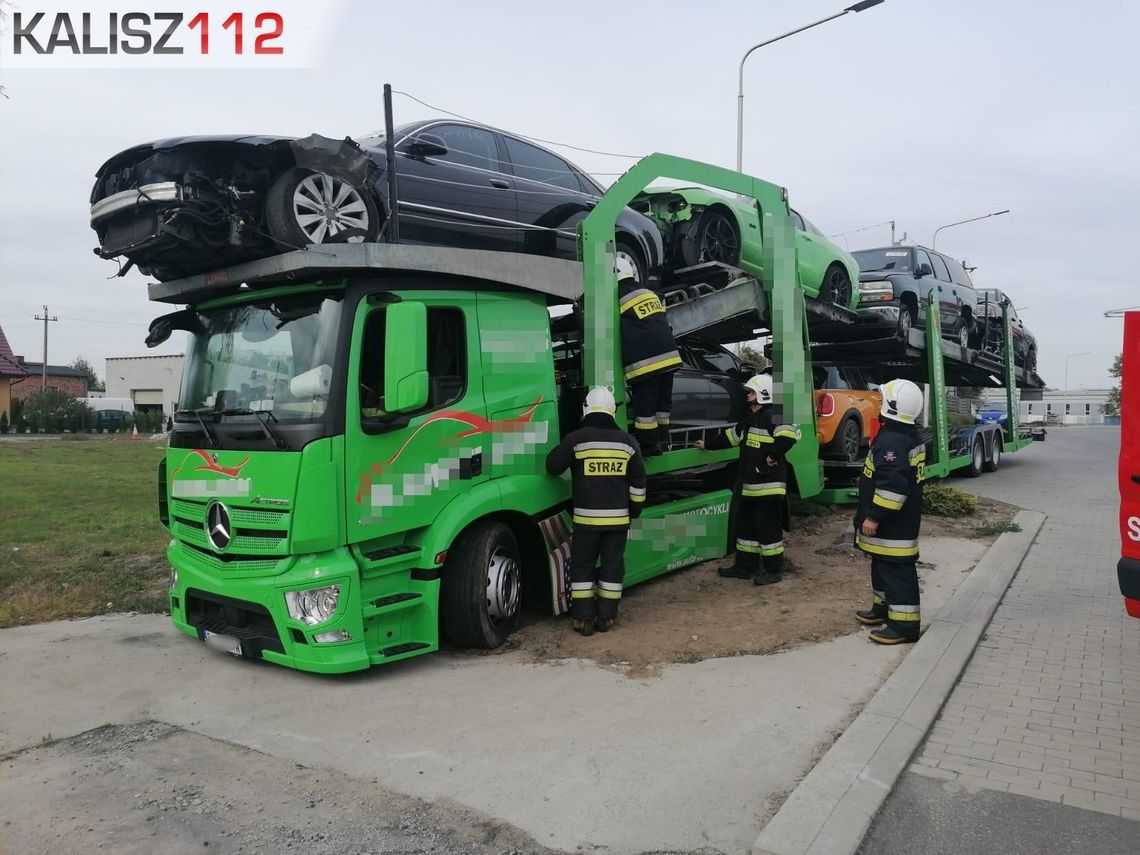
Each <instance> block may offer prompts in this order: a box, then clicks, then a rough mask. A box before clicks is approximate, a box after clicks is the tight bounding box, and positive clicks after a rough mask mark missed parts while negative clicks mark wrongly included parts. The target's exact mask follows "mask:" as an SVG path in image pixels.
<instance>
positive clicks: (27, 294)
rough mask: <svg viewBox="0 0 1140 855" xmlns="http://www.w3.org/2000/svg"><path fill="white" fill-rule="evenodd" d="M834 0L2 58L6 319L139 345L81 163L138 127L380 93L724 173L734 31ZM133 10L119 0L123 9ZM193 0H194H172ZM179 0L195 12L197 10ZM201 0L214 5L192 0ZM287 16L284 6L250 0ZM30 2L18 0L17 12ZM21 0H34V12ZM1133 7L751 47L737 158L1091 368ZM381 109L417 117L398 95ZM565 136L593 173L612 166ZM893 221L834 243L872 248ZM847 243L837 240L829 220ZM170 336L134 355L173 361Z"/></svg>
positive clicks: (323, 116)
mask: <svg viewBox="0 0 1140 855" xmlns="http://www.w3.org/2000/svg"><path fill="white" fill-rule="evenodd" d="M843 3H844V0H750V2H717V0H706V2H701V3H697V2H691V0H689V1H688V2H675V0H656V2H621V3H618V2H613V0H609V2H597V3H595V2H578V3H574V4H570V5H565V4H551V3H533V2H517V3H507V2H491V0H480V2H469V0H463V2H459V0H455V2H452V0H435V2H432V3H420V4H408V3H382V2H354V0H346V2H341V3H335V2H334V3H333V5H334V6H335V7H337V8H339V15H336V16H334V17H333V18H332V19H330V23H329V26H330V30H329V32H328V35H329V36H330V38H329V39H327V44H326V50H325V51H324V52H323V53H322V54H321V55H319V56H318V57H317V59H316V61H315V67H313V68H309V69H301V70H272V71H263V70H244V69H242V70H225V71H217V70H169V71H159V70H153V69H139V70H118V71H48V70H13V69H11V68H8V69H5V68H4V67H3V66H4V62H3V59H2V58H0V83H2V84H3V85H4V86H5V88H6V91H7V93H8V95H9V100H6V101H2V100H0V129H2V131H3V136H2V139H3V148H2V158H0V256H2V257H0V326H2V327H3V329H4V331H5V333H7V336H8V339H9V341H10V342H11V344H12V346H13V349H14V350H15V351H16V353H18V354H23V355H24V356H26V357H27V358H28V359H32V360H36V361H38V360H39V359H40V358H41V353H42V334H43V326H42V324H40V323H37V322H36V321H34V320H33V319H32V317H33V315H35V314H37V313H39V312H41V311H42V305H43V304H45V303H46V304H48V306H49V308H50V311H51V312H52V313H53V314H54V315H57V316H58V317H59V318H60V321H59V322H58V323H54V324H52V325H51V330H50V333H51V339H50V346H49V354H48V356H49V361H50V362H51V363H53V364H56V363H66V362H70V361H71V360H73V359H74V358H75V357H76V356H78V355H81V354H82V355H83V356H85V357H86V358H87V359H88V360H89V361H91V362H92V364H93V365H94V366H95V368H96V371H97V372H98V373H99V374H100V376H102V374H103V371H104V362H103V360H104V359H105V358H106V357H109V356H136V355H143V354H145V353H147V352H148V351H147V350H146V348H145V346H144V345H143V343H142V342H143V337H144V336H145V333H146V326H147V322H148V320H149V319H150V318H151V317H152V316H153V315H155V314H159V313H161V311H162V307H160V306H156V305H153V304H150V303H148V301H147V299H146V287H145V283H146V279H145V278H144V277H142V276H141V275H139V274H138V273H137V272H131V273H130V274H129V275H128V276H127V277H125V278H123V279H108V278H106V277H108V276H110V275H112V274H113V273H114V272H115V269H116V266H115V264H114V263H113V262H107V261H102V260H100V259H98V258H97V257H96V256H95V255H93V253H92V251H91V249H92V247H93V246H94V245H95V234H94V232H92V231H91V229H90V225H89V210H88V197H89V194H90V191H91V184H92V177H93V174H94V172H95V170H96V169H97V168H98V167H99V165H100V164H101V163H102V162H103V161H104V160H105V159H106V158H108V157H109V156H110V155H112V154H114V153H115V152H117V151H119V150H121V149H123V148H126V147H128V146H130V145H132V144H135V143H139V142H143V141H147V140H151V139H158V138H163V137H170V136H178V135H183V134H210V133H266V134H283V135H295V136H306V135H308V134H310V133H313V132H317V133H321V134H323V135H326V136H332V137H337V136H343V135H345V134H353V135H355V134H359V133H362V132H365V131H368V130H372V129H375V128H379V127H382V125H383V113H382V104H381V86H382V84H383V83H385V82H390V83H392V85H393V86H394V88H396V89H400V90H406V91H408V92H410V93H412V94H415V95H416V96H418V97H419V98H421V99H423V100H424V101H427V102H428V103H431V104H434V105H437V106H439V107H442V108H445V109H447V110H451V111H454V112H456V113H460V114H463V115H466V116H469V117H472V118H476V119H480V120H482V121H486V122H488V123H490V124H494V125H498V126H500V127H503V128H507V129H510V130H514V131H517V132H520V133H523V134H526V135H530V136H534V137H541V138H544V139H548V140H558V141H563V142H567V143H572V144H575V145H578V146H584V147H588V148H594V149H599V150H604V151H611V152H624V153H631V154H647V153H650V152H653V151H661V152H666V153H670V154H677V155H682V156H686V157H690V158H694V159H697V160H704V161H710V162H713V163H719V164H723V165H726V166H730V167H731V166H732V165H733V164H734V160H735V145H736V103H735V100H736V99H735V96H736V84H737V79H736V76H737V66H738V63H739V60H740V57H741V55H742V54H743V53H744V51H745V50H747V48H748V47H750V46H751V45H752V44H755V43H756V42H759V41H763V40H765V39H767V38H770V37H772V36H774V35H777V34H779V33H782V32H785V31H787V30H790V29H793V28H795V27H798V26H800V25H802V24H805V23H808V22H811V21H813V20H816V19H818V18H821V17H823V16H825V15H828V14H831V13H833V12H835V11H837V10H839V9H841V8H842V7H843ZM148 5H150V4H126V5H124V7H123V8H124V9H126V8H127V6H131V7H132V8H133V7H134V6H139V7H140V8H141V7H145V6H148ZM183 5H185V7H186V9H187V10H188V11H193V9H191V8H190V5H189V4H183ZM198 5H200V6H206V5H208V4H205V3H201V4H198ZM209 5H212V6H213V7H215V8H218V9H220V8H221V7H223V6H227V5H233V4H225V3H221V4H209ZM269 5H270V6H272V7H273V8H275V9H278V10H280V11H281V12H282V13H283V14H284V16H285V20H286V26H288V25H289V21H290V9H291V8H295V7H296V6H297V3H294V2H277V3H274V4H269ZM35 6H36V4H34V3H32V2H30V0H21V2H20V3H18V4H17V7H18V8H22V9H24V10H25V11H31V10H32V9H33V7H35ZM42 8H48V6H46V5H45V6H43V7H42ZM1138 33H1140V4H1136V3H1132V2H1126V0H1088V2H1084V3H1079V4H1077V3H1071V2H1049V0H1001V2H995V1H994V0H953V2H951V0H886V2H885V3H884V4H883V5H881V6H879V7H876V8H874V9H871V10H869V11H866V12H863V13H861V14H857V15H856V14H851V15H847V16H845V17H843V18H841V19H838V20H835V21H832V22H830V23H828V24H825V25H823V26H821V27H819V28H817V29H813V30H811V31H808V32H805V33H801V34H799V35H796V36H793V37H792V38H790V39H787V40H786V41H783V42H780V43H779V44H776V45H771V46H769V47H766V48H762V49H761V50H759V51H757V52H756V53H754V54H753V55H752V57H751V58H750V59H749V60H748V64H747V65H746V67H745V148H744V166H745V170H746V171H747V172H750V173H752V174H754V175H757V176H759V177H762V178H765V179H768V180H770V181H773V182H776V183H778V184H782V185H784V186H786V187H787V188H788V190H789V194H790V198H791V200H792V203H793V204H794V205H795V206H796V207H797V209H799V210H800V211H801V212H803V213H804V214H805V215H806V216H808V217H809V218H810V219H812V220H813V221H815V223H816V224H817V225H818V226H819V227H820V228H821V229H822V230H823V231H824V232H825V233H826V234H829V235H830V234H835V233H837V232H842V231H846V230H850V229H856V228H859V227H861V226H866V225H870V224H874V223H880V222H883V221H885V220H890V219H894V220H896V222H897V224H898V232H899V235H900V237H901V235H902V232H903V231H905V232H907V233H908V234H909V236H910V237H911V239H913V240H918V241H921V242H924V243H927V244H929V242H930V239H931V236H932V234H933V232H934V230H935V229H936V228H937V227H938V226H940V225H942V224H945V223H949V222H953V221H956V220H962V219H966V218H968V217H972V216H977V215H980V214H984V213H987V212H989V211H995V210H1001V209H1004V208H1009V209H1011V212H1012V213H1010V214H1007V215H1005V216H1002V217H996V218H993V219H989V220H984V221H982V222H978V223H971V224H968V225H963V226H959V227H956V228H954V229H949V230H946V231H944V232H942V234H941V235H940V236H939V240H938V248H939V249H940V250H943V251H945V252H947V253H948V254H951V255H953V256H955V257H956V258H959V259H962V258H965V259H967V260H968V262H969V263H970V264H971V265H976V266H977V270H976V271H975V273H974V279H975V283H976V284H977V285H978V286H979V287H985V286H992V287H1000V288H1002V289H1004V290H1006V291H1007V292H1008V293H1010V294H1011V295H1013V297H1014V299H1015V303H1016V305H1017V306H1019V307H1025V308H1024V310H1023V311H1022V313H1021V314H1022V316H1023V318H1024V320H1025V322H1026V324H1027V325H1028V326H1029V327H1030V329H1031V330H1032V331H1033V332H1034V333H1035V334H1036V336H1037V338H1038V340H1039V342H1040V349H1041V351H1040V358H1039V362H1040V372H1041V374H1042V375H1043V376H1044V377H1045V378H1046V380H1047V381H1048V382H1049V383H1050V385H1054V386H1060V385H1061V384H1062V383H1063V380H1064V373H1065V363H1066V356H1067V355H1069V354H1076V353H1080V352H1083V351H1089V352H1090V355H1088V356H1075V357H1073V358H1072V359H1071V360H1069V364H1070V368H1069V379H1070V385H1071V386H1073V387H1077V386H1079V385H1085V386H1089V387H1104V386H1107V385H1109V382H1110V381H1109V378H1108V374H1107V369H1108V367H1109V365H1110V364H1111V362H1112V359H1113V357H1114V355H1115V354H1116V353H1117V352H1119V350H1120V338H1121V326H1122V324H1121V321H1120V320H1119V319H1106V318H1104V317H1103V313H1104V312H1105V311H1107V310H1110V309H1115V308H1119V307H1125V306H1136V305H1140V260H1138V257H1137V249H1138V234H1140V228H1138V226H1140V214H1138V213H1137V199H1140V110H1138V107H1137V94H1136V93H1137V91H1138V88H1140V52H1138V51H1137V49H1136V43H1135V42H1136V35H1137V34H1138ZM396 109H397V122H401V121H410V120H412V119H417V118H424V117H427V116H430V115H433V114H432V113H431V112H430V111H428V110H427V109H426V108H424V107H421V106H419V105H418V104H415V103H413V102H411V101H409V100H407V99H404V98H397V101H396ZM563 153H564V154H566V155H567V156H569V157H570V158H571V159H572V160H574V161H576V162H577V163H578V165H579V166H581V167H583V168H585V169H586V170H587V171H592V172H594V173H596V174H598V175H599V178H600V180H602V181H603V183H609V182H610V181H611V180H612V177H610V176H608V175H606V173H620V172H621V171H623V170H624V169H625V168H627V167H628V166H629V165H630V164H631V163H632V161H630V160H626V159H622V158H614V157H603V156H598V155H591V154H584V153H579V152H574V151H571V150H563ZM889 238H890V230H889V227H886V226H883V227H881V228H877V229H873V230H869V231H864V232H860V233H858V234H852V235H849V236H848V237H847V240H848V243H849V246H850V248H851V249H858V248H861V247H868V246H876V245H883V244H886V243H888V242H889ZM836 240H837V241H838V242H839V243H840V244H841V245H842V243H843V241H842V239H839V238H836ZM177 349H178V348H177V347H176V346H175V343H174V342H173V341H172V342H170V343H168V344H167V345H166V346H165V347H163V348H160V349H159V350H158V351H156V352H176V351H177Z"/></svg>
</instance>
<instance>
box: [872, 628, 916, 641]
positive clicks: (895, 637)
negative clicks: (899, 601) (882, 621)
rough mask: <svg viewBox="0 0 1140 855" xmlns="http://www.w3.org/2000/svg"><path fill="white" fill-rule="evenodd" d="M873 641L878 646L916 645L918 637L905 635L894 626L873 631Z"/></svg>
mask: <svg viewBox="0 0 1140 855" xmlns="http://www.w3.org/2000/svg"><path fill="white" fill-rule="evenodd" d="M870 638H871V641H873V642H875V643H876V644H914V643H915V642H916V641H918V635H917V634H915V635H914V636H910V635H903V634H902V633H901V632H899V631H898V630H897V629H895V628H894V627H893V626H881V627H879V628H878V629H874V630H871V635H870Z"/></svg>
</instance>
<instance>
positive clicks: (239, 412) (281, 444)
mask: <svg viewBox="0 0 1140 855" xmlns="http://www.w3.org/2000/svg"><path fill="white" fill-rule="evenodd" d="M218 415H221V416H253V417H254V418H255V419H257V423H258V424H259V425H261V429H262V430H263V431H265V435H266V436H267V437H268V438H269V441H270V442H272V443H273V444H274V445H276V446H277V447H278V448H281V449H285V448H288V447H289V443H287V442H286V441H285V440H283V439H282V438H281V437H280V436H278V435H277V434H275V433H274V432H273V431H272V430H270V428H269V422H267V421H266V420H265V419H264V418H262V416H269V418H271V419H273V421H277V416H275V415H273V411H272V410H251V409H248V408H237V409H232V410H220V411H219V412H218Z"/></svg>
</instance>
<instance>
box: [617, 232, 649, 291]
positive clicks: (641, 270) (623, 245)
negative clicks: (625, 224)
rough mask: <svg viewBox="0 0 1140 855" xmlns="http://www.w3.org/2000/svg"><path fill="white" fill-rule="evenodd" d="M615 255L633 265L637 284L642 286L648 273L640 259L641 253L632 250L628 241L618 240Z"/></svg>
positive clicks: (642, 260)
mask: <svg viewBox="0 0 1140 855" xmlns="http://www.w3.org/2000/svg"><path fill="white" fill-rule="evenodd" d="M616 254H617V256H618V257H619V258H624V259H625V260H626V261H628V262H629V263H630V264H632V265H633V269H634V270H636V271H637V282H638V284H643V283H644V282H645V281H646V277H647V274H648V271H647V270H646V268H647V266H648V265H647V264H646V263H645V260H644V259H643V258H642V257H641V253H640V252H638V251H637V250H636V249H634V248H633V244H631V243H630V242H629V241H625V240H618V242H617V248H616Z"/></svg>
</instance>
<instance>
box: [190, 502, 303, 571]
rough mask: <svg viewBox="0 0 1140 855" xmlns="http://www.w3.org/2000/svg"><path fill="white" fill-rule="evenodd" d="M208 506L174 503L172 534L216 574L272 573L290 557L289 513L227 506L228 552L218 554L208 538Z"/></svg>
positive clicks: (199, 503) (205, 503) (204, 503)
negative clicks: (230, 530) (230, 528)
mask: <svg viewBox="0 0 1140 855" xmlns="http://www.w3.org/2000/svg"><path fill="white" fill-rule="evenodd" d="M207 505H208V503H207V502H195V501H190V500H187V499H174V500H173V501H172V502H171V503H170V530H171V533H172V534H173V535H174V537H175V538H176V539H177V540H178V541H180V542H181V544H182V547H183V548H184V549H187V550H189V551H191V552H192V553H193V555H194V557H195V558H197V559H198V560H199V561H202V562H204V563H206V564H208V565H209V566H210V567H213V568H214V569H217V570H227V571H244V572H251V571H252V572H271V571H273V570H275V569H276V568H277V565H278V564H279V563H280V561H281V560H282V559H284V558H286V557H287V556H288V554H289V551H288V547H289V525H290V522H291V517H292V514H291V513H290V512H289V511H269V510H262V509H261V508H256V509H255V508H235V507H231V506H229V505H227V506H226V507H227V508H229V512H230V523H231V526H232V528H233V530H232V532H231V540H230V545H229V548H227V549H226V551H225V552H221V553H219V552H217V551H216V550H214V549H213V547H212V545H211V544H210V541H209V538H208V537H207V536H206V529H205V520H206V507H207Z"/></svg>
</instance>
